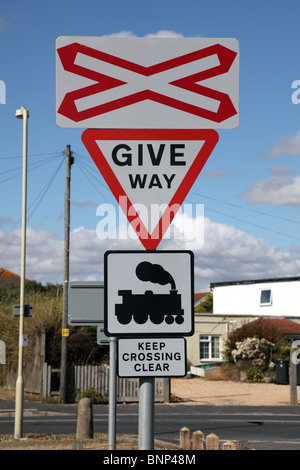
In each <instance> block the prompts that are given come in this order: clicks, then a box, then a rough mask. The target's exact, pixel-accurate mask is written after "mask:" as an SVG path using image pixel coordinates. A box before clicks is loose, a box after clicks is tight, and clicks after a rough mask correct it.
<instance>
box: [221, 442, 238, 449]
mask: <svg viewBox="0 0 300 470" xmlns="http://www.w3.org/2000/svg"><path fill="white" fill-rule="evenodd" d="M222 450H236V444H235V443H234V442H231V441H227V442H224V444H223V445H222Z"/></svg>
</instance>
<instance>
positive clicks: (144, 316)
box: [133, 313, 148, 325]
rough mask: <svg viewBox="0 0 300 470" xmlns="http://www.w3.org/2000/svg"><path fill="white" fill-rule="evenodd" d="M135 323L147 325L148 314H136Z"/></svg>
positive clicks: (134, 316)
mask: <svg viewBox="0 0 300 470" xmlns="http://www.w3.org/2000/svg"><path fill="white" fill-rule="evenodd" d="M133 318H134V321H135V323H138V324H139V325H143V323H146V321H147V320H148V313H135V314H134V315H133Z"/></svg>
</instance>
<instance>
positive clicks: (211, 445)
mask: <svg viewBox="0 0 300 470" xmlns="http://www.w3.org/2000/svg"><path fill="white" fill-rule="evenodd" d="M206 450H219V438H218V436H216V435H215V434H213V433H212V434H209V435H208V436H207V437H206Z"/></svg>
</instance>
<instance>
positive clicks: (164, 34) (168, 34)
mask: <svg viewBox="0 0 300 470" xmlns="http://www.w3.org/2000/svg"><path fill="white" fill-rule="evenodd" d="M145 37H146V38H183V37H184V36H183V34H181V33H176V32H175V31H170V30H166V29H162V30H160V31H157V33H153V34H152V33H150V34H146V36H145Z"/></svg>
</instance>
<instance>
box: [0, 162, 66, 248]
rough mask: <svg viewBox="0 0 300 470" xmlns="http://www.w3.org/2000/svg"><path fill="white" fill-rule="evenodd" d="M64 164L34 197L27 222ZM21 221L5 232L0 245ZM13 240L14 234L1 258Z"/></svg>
mask: <svg viewBox="0 0 300 470" xmlns="http://www.w3.org/2000/svg"><path fill="white" fill-rule="evenodd" d="M63 163H64V160H62V161H61V162H60V164H59V165H58V167H57V168H56V170H55V171H54V173H53V174H52V176H51V177H50V178H49V180H48V182H47V183H46V185H45V186H44V188H43V189H42V190H41V191H40V192H39V194H38V195H37V196H36V198H35V199H34V200H33V202H32V203H31V205H30V207H29V210H30V208H31V210H30V214H29V215H28V220H30V218H31V217H32V216H33V214H34V213H35V211H36V210H37V208H38V206H39V205H40V203H41V202H42V200H43V199H44V197H45V195H46V193H47V192H48V190H49V188H50V187H51V185H52V183H53V181H54V179H55V177H56V175H57V174H58V172H59V170H60V168H61V166H62V164H63ZM34 204H35V206H34V207H33V205H34ZM20 221H21V218H20V219H19V220H17V222H16V223H15V224H14V225H13V227H12V228H11V229H10V230H9V231H8V232H6V234H5V235H4V237H3V238H2V239H1V240H0V243H2V242H4V240H5V239H6V238H7V237H8V236H9V235H10V234H11V233H12V232H13V230H14V229H15V228H16V227H17V226H18V225H19V223H20ZM14 238H15V234H14V237H13V238H12V239H11V240H10V241H9V242H8V243H7V245H6V247H4V248H3V250H2V251H1V252H0V257H1V256H3V255H4V254H5V253H6V251H7V250H8V248H9V247H10V246H11V244H12V242H13V240H14Z"/></svg>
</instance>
